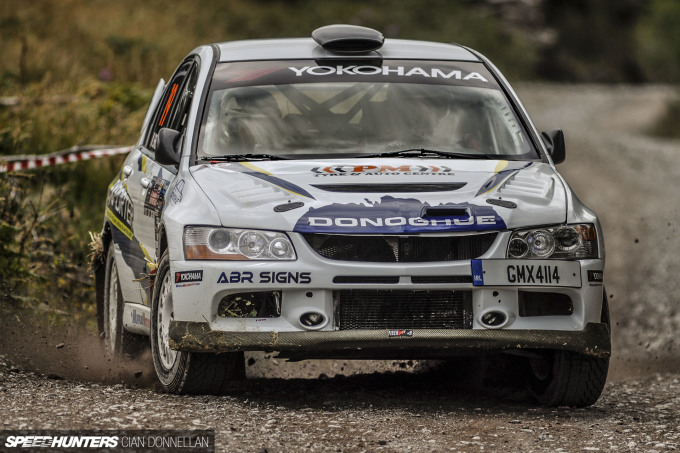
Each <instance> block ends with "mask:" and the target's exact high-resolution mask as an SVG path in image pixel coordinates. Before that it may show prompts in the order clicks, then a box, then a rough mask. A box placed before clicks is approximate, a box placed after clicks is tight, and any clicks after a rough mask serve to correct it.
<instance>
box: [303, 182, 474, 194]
mask: <svg viewBox="0 0 680 453" xmlns="http://www.w3.org/2000/svg"><path fill="white" fill-rule="evenodd" d="M465 184H466V183H464V182H453V183H425V184H394V183H392V184H390V183H383V184H312V187H315V188H317V189H321V190H325V191H326V192H352V193H356V192H364V193H395V192H400V193H407V192H408V193H411V192H451V191H454V190H459V189H461V188H462V187H465Z"/></svg>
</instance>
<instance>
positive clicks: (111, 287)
mask: <svg viewBox="0 0 680 453" xmlns="http://www.w3.org/2000/svg"><path fill="white" fill-rule="evenodd" d="M103 293H104V297H103V303H102V304H101V307H98V308H100V309H101V313H98V317H101V319H102V323H101V329H100V332H99V334H100V338H101V339H102V341H103V343H104V350H105V352H106V354H107V355H108V356H110V357H113V358H116V359H123V358H134V357H136V356H137V355H139V353H140V352H141V351H142V350H143V349H144V345H145V343H146V339H145V338H144V336H142V335H136V334H133V333H131V332H128V331H126V330H125V328H124V327H123V307H124V305H125V303H124V301H123V293H122V291H121V287H120V274H119V273H118V267H117V266H116V259H115V251H114V244H113V242H111V244H110V245H109V249H108V252H107V254H106V266H105V277H104V291H103Z"/></svg>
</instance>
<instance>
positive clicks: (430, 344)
mask: <svg viewBox="0 0 680 453" xmlns="http://www.w3.org/2000/svg"><path fill="white" fill-rule="evenodd" d="M402 332H404V333H401V334H400V333H399V332H395V331H390V330H338V331H325V332H319V331H316V332H224V331H217V330H212V329H210V326H209V324H208V323H203V322H184V321H172V322H171V323H170V347H171V348H172V349H176V350H180V351H191V352H233V351H278V352H281V353H282V354H281V355H285V353H290V354H292V355H295V356H301V355H302V356H304V355H305V354H301V353H307V354H308V356H309V358H318V357H328V358H337V357H352V358H385V357H389V356H390V355H391V353H393V355H394V357H403V356H404V355H409V356H412V357H413V358H423V359H424V358H432V357H445V356H447V355H452V356H453V355H456V354H460V353H465V352H468V353H470V352H474V351H475V350H477V351H489V352H491V351H505V350H523V349H528V350H535V349H557V350H564V351H572V352H578V353H581V354H585V355H589V356H593V357H609V356H610V355H611V337H610V333H609V326H608V325H607V324H604V323H588V324H587V325H586V327H585V329H583V330H581V331H562V330H502V329H499V330H485V329H484V330H477V329H474V330H472V329H471V330H444V329H413V330H408V331H402Z"/></svg>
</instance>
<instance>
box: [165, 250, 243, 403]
mask: <svg viewBox="0 0 680 453" xmlns="http://www.w3.org/2000/svg"><path fill="white" fill-rule="evenodd" d="M173 283H174V282H173V280H172V278H171V275H170V258H169V256H168V252H167V251H166V252H165V253H164V254H163V256H162V257H161V260H160V263H159V265H158V271H157V273H156V282H155V285H154V291H153V300H152V304H151V354H152V356H153V364H154V368H155V369H156V374H157V375H158V380H159V381H160V382H161V384H162V385H163V387H164V388H165V389H166V390H167V391H169V392H172V393H191V394H196V393H208V394H220V393H224V392H225V391H226V390H227V389H228V388H229V387H228V386H229V383H230V382H231V381H232V380H235V379H242V378H244V377H245V361H244V356H243V352H229V353H223V354H208V353H196V352H184V351H175V350H173V349H172V348H170V343H169V337H168V334H169V328H170V321H171V320H172V318H173V300H172V291H171V290H172V285H173Z"/></svg>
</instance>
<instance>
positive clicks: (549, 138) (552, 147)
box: [541, 129, 567, 165]
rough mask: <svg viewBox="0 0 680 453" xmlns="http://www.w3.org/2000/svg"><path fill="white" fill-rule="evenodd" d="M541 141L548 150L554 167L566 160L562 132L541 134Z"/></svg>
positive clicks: (554, 131) (555, 131) (553, 131)
mask: <svg viewBox="0 0 680 453" xmlns="http://www.w3.org/2000/svg"><path fill="white" fill-rule="evenodd" d="M541 139H542V140H543V143H544V144H545V147H546V148H547V149H548V154H550V157H552V160H553V163H554V164H555V165H557V164H561V163H562V162H564V160H565V159H566V158H567V147H566V145H565V144H564V132H562V130H561V129H555V130H552V131H546V132H541Z"/></svg>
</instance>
